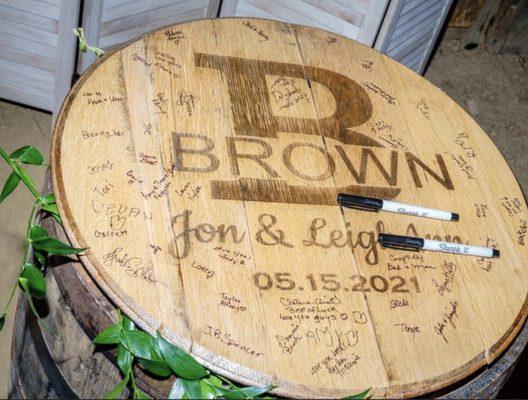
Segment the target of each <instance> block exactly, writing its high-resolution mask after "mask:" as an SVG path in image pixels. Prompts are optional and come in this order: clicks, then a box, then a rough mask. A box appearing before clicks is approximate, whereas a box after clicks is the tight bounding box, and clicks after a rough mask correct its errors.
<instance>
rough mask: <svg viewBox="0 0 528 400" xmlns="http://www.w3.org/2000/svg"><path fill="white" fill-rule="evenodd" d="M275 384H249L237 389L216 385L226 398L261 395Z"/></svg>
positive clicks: (244, 397) (245, 397)
mask: <svg viewBox="0 0 528 400" xmlns="http://www.w3.org/2000/svg"><path fill="white" fill-rule="evenodd" d="M215 387H216V386H215ZM275 387H276V386H274V385H266V386H249V387H244V388H236V389H225V388H220V387H216V389H218V390H219V391H220V392H221V395H222V397H224V398H226V399H251V398H255V397H258V396H260V395H261V394H264V393H266V392H269V391H270V390H272V389H274V388H275Z"/></svg>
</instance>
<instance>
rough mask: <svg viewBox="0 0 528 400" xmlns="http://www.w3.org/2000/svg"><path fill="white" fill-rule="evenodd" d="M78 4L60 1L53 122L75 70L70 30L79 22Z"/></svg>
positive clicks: (72, 36) (64, 0)
mask: <svg viewBox="0 0 528 400" xmlns="http://www.w3.org/2000/svg"><path fill="white" fill-rule="evenodd" d="M80 3H81V1H80V0H61V14H60V20H59V54H58V55H57V58H58V59H57V64H58V68H57V70H56V72H55V77H54V87H53V93H54V98H53V114H54V117H53V121H54V120H55V115H56V113H57V112H58V111H59V108H60V106H61V104H62V100H63V99H64V97H65V96H66V94H67V93H68V90H69V89H70V87H71V83H72V77H73V72H74V69H75V49H76V48H77V38H76V37H75V36H74V35H72V29H74V27H76V26H77V23H78V21H79V9H80V6H81V4H80Z"/></svg>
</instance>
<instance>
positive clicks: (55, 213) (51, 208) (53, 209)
mask: <svg viewBox="0 0 528 400" xmlns="http://www.w3.org/2000/svg"><path fill="white" fill-rule="evenodd" d="M40 209H41V210H43V211H46V212H47V213H48V214H51V216H52V217H54V218H59V219H60V214H59V209H58V208H57V204H55V203H53V204H43V205H41V206H40ZM55 220H56V219H55Z"/></svg>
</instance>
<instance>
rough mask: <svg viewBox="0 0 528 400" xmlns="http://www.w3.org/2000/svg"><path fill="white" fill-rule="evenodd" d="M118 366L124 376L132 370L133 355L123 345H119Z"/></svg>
mask: <svg viewBox="0 0 528 400" xmlns="http://www.w3.org/2000/svg"><path fill="white" fill-rule="evenodd" d="M117 365H118V366H119V369H120V370H121V372H122V373H123V374H124V375H126V374H127V373H128V371H130V369H131V368H132V353H130V351H129V350H127V348H126V347H125V346H123V345H122V344H121V343H119V344H118V345H117Z"/></svg>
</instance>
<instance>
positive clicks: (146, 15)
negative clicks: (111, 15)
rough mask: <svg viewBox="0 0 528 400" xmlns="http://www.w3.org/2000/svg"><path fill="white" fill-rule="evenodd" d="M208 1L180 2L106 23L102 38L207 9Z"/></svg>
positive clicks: (181, 0) (102, 27)
mask: <svg viewBox="0 0 528 400" xmlns="http://www.w3.org/2000/svg"><path fill="white" fill-rule="evenodd" d="M206 5H207V0H179V1H177V2H175V3H174V4H171V5H168V6H166V7H160V8H157V9H154V10H149V11H146V12H143V13H140V14H134V15H129V16H126V17H123V18H119V19H115V20H112V21H109V22H105V23H103V24H102V25H101V36H106V35H109V34H111V33H116V32H120V31H124V30H126V29H130V28H133V27H135V26H141V25H144V24H147V23H151V22H155V21H157V20H160V19H166V18H167V17H168V16H170V15H174V16H177V15H179V14H184V13H187V12H190V11H193V10H197V9H200V8H205V6H206Z"/></svg>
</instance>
